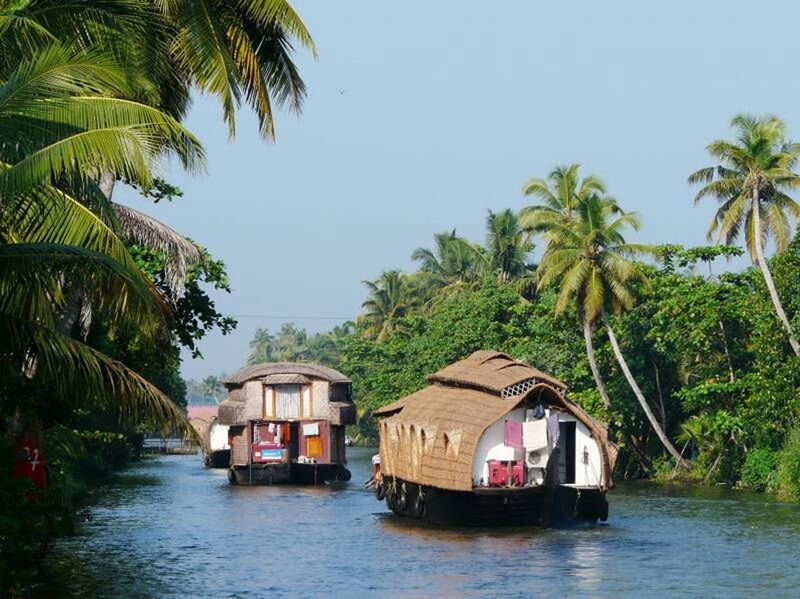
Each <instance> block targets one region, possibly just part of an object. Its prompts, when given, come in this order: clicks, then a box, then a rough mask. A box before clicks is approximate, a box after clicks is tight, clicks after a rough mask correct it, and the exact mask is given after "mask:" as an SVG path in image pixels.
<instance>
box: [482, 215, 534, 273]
mask: <svg viewBox="0 0 800 599" xmlns="http://www.w3.org/2000/svg"><path fill="white" fill-rule="evenodd" d="M533 247H534V246H533V241H531V236H530V234H529V233H528V232H527V231H525V229H524V228H523V227H522V225H521V223H520V219H519V216H518V215H517V214H515V213H514V212H513V211H511V210H510V209H506V210H503V211H502V212H498V213H494V212H492V211H491V210H489V214H488V216H487V217H486V259H487V261H488V265H489V266H490V268H491V270H492V271H493V272H496V273H497V276H498V277H499V279H500V281H501V282H504V283H505V282H508V281H510V280H512V279H519V278H523V277H525V276H526V275H527V274H528V263H527V259H528V256H529V255H530V253H531V252H532V251H533Z"/></svg>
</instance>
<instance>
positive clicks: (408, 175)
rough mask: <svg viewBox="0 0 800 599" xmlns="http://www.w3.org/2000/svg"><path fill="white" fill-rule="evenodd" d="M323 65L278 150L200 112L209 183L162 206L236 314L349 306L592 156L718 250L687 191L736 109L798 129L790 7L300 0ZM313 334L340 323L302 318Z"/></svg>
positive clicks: (634, 199)
mask: <svg viewBox="0 0 800 599" xmlns="http://www.w3.org/2000/svg"><path fill="white" fill-rule="evenodd" d="M295 7H296V8H297V10H298V11H299V12H300V14H301V15H302V16H303V18H304V19H305V21H306V24H307V25H308V27H309V29H310V30H311V32H312V34H313V36H314V39H315V40H316V42H317V45H318V49H319V60H318V61H317V62H314V61H312V60H311V59H310V57H309V56H307V55H305V54H302V53H301V54H300V56H299V63H300V66H301V71H302V73H303V76H304V77H305V80H306V82H307V84H308V90H309V95H308V100H307V102H306V105H305V110H304V112H303V114H302V115H301V116H300V117H299V118H297V117H295V116H294V115H291V114H288V113H281V114H278V115H277V137H278V138H277V142H276V143H275V144H269V143H266V142H264V141H262V140H261V139H260V138H259V137H258V134H257V129H256V126H255V120H254V119H253V117H252V115H250V114H248V113H247V112H245V111H243V112H241V113H240V116H239V119H238V135H237V137H236V140H235V142H233V143H230V142H229V141H228V139H227V131H226V128H225V127H224V126H223V125H222V123H221V120H220V113H219V109H218V106H217V104H216V103H215V102H214V101H212V100H209V99H206V98H198V99H197V101H196V103H195V106H194V109H193V110H192V112H191V115H190V116H189V119H188V121H187V124H188V126H189V128H190V129H191V130H192V131H194V132H195V133H196V134H197V135H198V136H199V137H200V138H201V140H202V142H203V143H204V145H205V147H206V150H207V152H208V158H209V169H208V174H206V175H204V176H202V177H199V178H191V177H189V176H187V175H185V174H183V173H177V172H176V173H173V174H172V175H170V180H171V181H172V182H173V183H175V184H177V185H179V186H180V187H181V188H182V189H183V190H184V192H185V196H184V198H182V199H180V200H179V201H177V202H174V203H173V204H171V205H170V204H165V205H157V206H152V205H150V204H148V203H145V202H144V201H142V200H139V199H137V198H135V196H134V195H133V194H132V193H130V192H128V193H125V192H123V193H120V194H119V197H120V198H121V199H122V200H123V201H125V202H127V203H130V204H131V205H133V206H134V207H137V208H140V209H144V210H146V211H147V212H148V213H150V214H152V215H153V216H155V217H156V218H159V219H162V220H163V221H164V222H166V223H167V224H169V225H171V226H172V227H174V228H176V229H177V230H178V231H180V232H182V233H184V234H186V235H188V236H190V237H192V238H193V239H195V240H196V241H198V242H200V243H202V244H204V245H205V246H207V247H208V248H209V249H210V251H211V252H212V253H213V254H214V255H215V256H216V257H219V258H222V259H224V260H225V261H226V263H227V265H228V271H229V273H230V275H231V279H232V283H233V293H232V294H231V295H230V296H225V295H222V296H219V297H218V307H219V308H220V309H221V311H223V312H225V313H228V314H267V315H277V316H282V315H287V316H296V317H297V316H307V317H310V316H314V317H354V316H355V315H356V314H357V313H358V310H359V306H360V303H361V301H362V299H363V295H364V289H363V287H362V285H361V281H362V280H363V279H366V278H375V277H376V276H378V275H379V274H380V272H381V271H382V270H385V269H390V268H402V269H407V270H408V269H412V268H413V264H412V262H411V260H410V254H411V252H412V251H413V250H414V248H416V247H418V246H420V245H429V244H430V241H431V239H432V236H433V235H434V233H436V232H439V231H443V230H449V229H453V228H456V229H457V230H458V232H459V233H460V234H462V235H465V236H466V237H469V238H472V239H475V240H478V239H482V238H483V223H484V217H485V214H486V210H487V208H491V209H493V210H498V209H502V208H506V207H512V208H514V209H518V208H520V207H522V206H523V205H524V200H523V197H522V196H521V192H520V189H521V187H522V185H523V183H524V182H525V180H526V179H527V178H528V177H531V176H544V175H545V174H546V173H547V172H549V170H550V169H551V168H552V167H553V166H555V165H558V164H564V163H568V162H579V163H581V164H582V165H583V169H584V171H585V172H591V173H596V174H599V175H600V176H602V177H603V178H604V179H605V181H606V183H607V185H608V187H609V191H610V192H611V193H612V194H613V195H614V196H615V197H617V199H618V200H619V201H620V202H621V203H622V204H623V206H624V207H625V208H626V209H628V210H637V211H639V212H640V213H641V216H642V220H643V228H642V231H641V233H640V234H639V238H640V239H646V240H648V241H651V242H654V243H664V242H675V243H683V244H691V245H699V244H701V243H703V242H704V234H705V229H706V226H707V223H708V221H709V219H710V217H711V215H712V213H713V205H712V204H711V203H709V204H708V205H705V206H701V207H693V206H692V198H693V190H692V189H691V188H690V187H689V186H688V185H687V184H686V176H687V175H688V173H689V172H691V171H692V170H694V169H696V168H699V167H701V166H706V165H707V164H708V163H709V160H708V158H707V155H706V153H705V150H704V147H705V145H706V144H707V143H708V142H709V141H711V140H712V139H715V138H718V137H722V136H726V135H727V134H728V121H729V119H730V117H731V116H732V115H733V114H735V113H736V112H753V113H763V112H770V113H774V114H777V115H778V116H781V117H782V118H784V119H785V120H786V122H787V124H788V126H789V131H790V133H791V134H793V135H795V137H798V138H800V119H798V112H799V111H800V78H798V77H797V76H796V68H795V66H796V61H797V56H798V46H800V36H798V34H797V23H798V22H800V5H798V4H797V3H794V2H788V1H786V2H775V1H762V2H759V3H757V4H756V3H753V2H745V1H741V0H736V1H733V0H727V1H722V0H714V1H708V0H704V1H703V2H680V1H679V2H674V1H673V2H641V0H640V1H636V2H635V1H632V0H628V1H624V2H588V1H584V2H577V1H560V2H547V3H544V2H533V1H521V0H518V1H514V2H510V1H506V2H494V3H486V2H474V1H465V0H459V1H454V0H448V1H442V0H436V1H430V0H429V1H426V2H420V1H406V2H391V3H389V2H375V1H374V0H373V1H357V2H356V1H341V2H320V1H316V2H314V1H311V0H304V1H300V0H296V1H295ZM293 320H294V321H295V322H296V323H297V324H298V325H300V326H305V327H307V328H308V329H309V330H310V331H317V330H323V329H327V328H330V327H331V326H333V325H334V324H336V322H337V321H331V320H311V319H303V318H294V319H293ZM280 324H281V321H280V320H266V319H262V320H257V319H249V318H242V319H240V324H239V328H238V330H237V331H236V332H235V333H234V334H232V335H229V336H227V337H222V336H220V335H217V334H214V335H211V336H210V337H209V338H208V339H207V340H206V341H205V342H204V344H203V346H202V351H203V352H204V354H205V360H191V358H188V357H187V358H186V360H185V362H184V366H183V372H184V375H185V376H187V377H195V378H197V377H202V376H204V375H206V374H210V373H218V372H220V371H228V372H230V371H232V370H234V369H236V368H238V367H239V366H241V365H243V363H244V361H245V359H246V355H247V349H248V348H247V343H248V341H249V340H250V338H251V337H252V334H253V332H254V330H255V329H256V328H257V327H259V326H266V327H269V328H271V329H273V330H275V329H277V328H278V327H279V326H280Z"/></svg>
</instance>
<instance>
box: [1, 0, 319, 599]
mask: <svg viewBox="0 0 800 599" xmlns="http://www.w3.org/2000/svg"><path fill="white" fill-rule="evenodd" d="M292 43H298V44H299V45H301V46H302V47H304V48H306V49H308V50H310V51H311V52H312V53H313V52H314V51H315V50H314V45H313V42H312V41H311V38H310V36H309V34H308V32H307V31H306V29H305V27H304V26H303V24H302V22H301V21H300V19H299V17H298V16H297V15H296V13H295V12H294V11H293V10H292V8H291V7H290V6H289V5H288V4H287V3H286V2H280V1H271V2H264V1H258V0H252V1H242V2H234V3H228V2H182V1H181V2H168V3H164V2H156V1H153V0H126V1H124V2H103V1H93V0H86V1H81V2H62V1H56V0H11V1H9V0H5V1H0V358H2V359H1V360H0V363H1V364H2V365H1V366H0V425H1V426H2V428H3V431H4V433H3V436H2V442H0V514H2V516H0V553H1V554H2V557H1V558H0V580H1V581H2V583H3V584H2V585H0V586H1V587H3V588H5V587H6V586H7V583H8V582H9V580H10V579H11V576H10V574H11V573H12V572H13V573H14V575H15V576H14V580H15V584H16V585H17V586H16V587H15V588H17V589H19V588H24V586H25V584H26V583H25V574H26V573H28V574H30V573H31V572H34V571H35V569H32V566H31V558H36V557H37V556H38V555H40V554H41V553H42V552H43V551H44V549H45V548H46V544H47V543H46V542H47V539H48V538H49V536H50V535H52V534H53V533H55V532H58V530H63V529H64V528H68V527H69V521H70V519H71V516H72V513H73V508H74V506H75V502H74V501H73V500H74V498H75V496H76V495H79V494H80V491H81V489H83V488H85V486H86V484H88V483H89V481H90V480H91V479H92V478H93V475H95V474H101V473H103V472H105V471H107V470H108V469H109V468H114V467H119V466H121V465H122V464H124V462H125V461H126V460H128V459H130V458H132V457H135V456H136V454H137V448H138V447H139V446H140V445H141V439H142V437H143V434H144V433H145V432H147V431H150V432H152V431H165V430H173V431H176V432H186V433H187V434H190V428H189V427H188V424H187V423H186V420H185V416H184V414H183V410H182V407H183V404H184V403H185V400H184V397H185V391H186V390H185V385H184V382H183V381H182V380H181V378H180V376H179V374H178V370H179V366H180V351H181V349H182V348H185V349H188V350H189V351H191V352H192V354H193V355H198V354H199V347H198V343H199V342H200V341H201V340H202V338H203V337H204V336H205V335H206V334H207V333H208V331H210V330H212V329H220V330H222V332H223V333H224V332H227V331H229V330H230V329H231V328H232V327H234V326H235V324H236V323H235V321H233V320H232V319H231V318H229V317H226V316H224V315H222V314H220V313H219V312H218V311H217V310H216V308H215V305H214V302H213V301H212V300H211V299H210V298H209V296H208V294H207V292H206V290H207V289H209V288H216V289H219V290H224V291H229V290H230V289H229V284H228V279H227V274H226V272H225V265H224V263H222V262H221V261H218V260H215V259H214V258H213V257H212V256H211V255H210V254H209V253H208V251H206V250H205V248H203V247H201V246H199V245H197V244H196V243H194V242H192V241H191V240H190V239H188V238H186V237H184V236H183V235H181V234H179V233H177V232H175V231H173V230H172V229H170V228H169V227H167V226H166V225H164V224H162V223H160V222H158V221H156V220H155V219H153V218H151V217H149V216H148V215H146V214H144V213H142V212H139V211H137V210H134V209H132V208H130V207H128V206H124V205H122V204H119V203H117V202H115V201H113V200H112V196H113V192H114V189H115V187H116V186H118V185H128V186H130V187H132V188H134V189H136V190H138V191H139V193H140V194H141V195H142V196H143V197H144V198H146V199H150V200H152V201H162V200H165V201H172V200H177V198H179V197H180V196H181V195H182V194H181V192H180V190H179V189H177V188H176V187H175V186H173V185H171V184H169V183H168V182H166V181H164V180H163V179H162V178H161V177H160V174H161V173H160V169H161V167H162V165H163V164H164V163H165V162H166V161H167V160H172V161H173V163H174V164H177V165H179V166H180V167H182V168H184V169H185V170H187V171H188V172H190V173H199V172H202V171H203V169H204V167H205V152H204V149H203V147H202V145H201V144H200V142H199V140H198V139H197V138H195V136H194V135H193V134H192V133H191V132H190V131H188V130H187V129H186V128H185V127H184V126H183V125H182V121H183V119H184V117H185V116H186V114H187V111H188V109H189V107H190V105H191V94H192V92H193V91H197V92H201V93H207V94H210V95H213V96H215V97H217V98H218V99H219V100H220V103H221V105H222V108H223V120H224V124H225V126H226V127H227V128H228V131H229V133H230V135H231V136H233V135H234V133H235V122H236V120H235V112H236V109H237V108H238V107H239V106H240V105H242V104H245V105H247V106H249V107H250V108H252V109H253V110H254V111H255V112H256V114H257V116H258V122H259V130H260V133H261V134H262V136H263V137H264V138H265V139H272V138H273V137H274V119H273V112H274V110H275V109H276V108H280V107H288V108H289V109H291V110H294V111H299V110H300V108H301V106H302V102H303V99H304V97H305V86H304V83H303V81H302V79H301V77H300V74H299V72H298V70H297V68H296V66H295V64H294V62H293V59H292V55H293V48H292ZM37 468H38V470H37ZM19 585H22V586H19Z"/></svg>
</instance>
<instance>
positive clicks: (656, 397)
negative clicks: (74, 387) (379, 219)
mask: <svg viewBox="0 0 800 599" xmlns="http://www.w3.org/2000/svg"><path fill="white" fill-rule="evenodd" d="M732 127H733V133H734V136H735V140H734V141H725V140H722V141H716V142H712V143H711V144H710V145H709V153H710V155H711V156H712V158H713V159H714V160H716V161H717V163H718V164H715V165H714V166H712V167H708V168H704V169H701V170H698V171H697V172H695V173H693V174H691V175H690V176H689V182H690V183H693V184H698V185H700V187H699V191H698V193H697V197H696V200H697V201H701V200H705V199H706V198H714V199H717V200H718V201H719V206H720V207H719V209H718V211H717V213H716V215H715V217H714V219H713V221H712V223H711V224H710V226H709V240H710V242H711V243H712V245H705V246H697V247H688V248H687V247H682V246H679V245H660V246H653V245H650V244H647V243H641V242H637V243H633V242H631V241H630V240H629V239H628V238H629V237H630V235H631V234H632V233H633V232H635V231H636V230H638V229H639V224H640V218H641V215H637V214H633V213H630V212H627V211H625V208H624V203H623V202H621V201H617V200H615V199H613V198H612V197H611V196H610V195H609V194H608V191H607V190H606V187H605V185H604V183H603V181H602V179H601V178H599V177H597V176H594V175H587V176H584V177H583V178H581V173H580V169H579V167H578V165H568V166H565V167H559V168H556V169H554V170H553V171H552V172H551V173H550V174H549V175H547V176H546V177H544V178H535V179H531V180H530V181H528V182H527V183H526V184H525V185H524V188H523V193H524V195H525V197H526V198H528V199H529V200H531V201H530V202H526V203H528V205H527V206H524V207H523V208H521V209H520V210H519V211H516V212H515V211H512V210H505V211H501V212H498V213H493V212H490V213H489V214H488V215H487V216H486V238H485V241H484V242H483V243H477V242H474V241H470V240H467V239H463V238H461V237H459V236H458V235H457V233H456V231H445V232H442V233H440V234H437V235H436V236H435V237H434V239H433V244H432V246H431V247H428V248H419V249H417V250H415V251H414V252H413V254H412V258H413V259H414V260H415V261H416V262H417V263H418V265H419V267H418V269H417V270H416V271H414V272H411V273H403V272H400V271H399V270H387V271H386V272H384V273H383V274H382V275H380V276H379V277H378V278H377V279H376V280H374V281H366V282H365V286H366V289H367V293H368V295H367V298H366V299H365V301H364V304H363V311H362V314H361V315H360V316H359V318H358V319H357V320H356V322H355V323H351V324H348V325H347V326H346V327H344V329H340V332H339V333H337V334H328V333H320V334H318V335H316V336H309V335H308V334H307V333H306V332H305V331H299V332H297V329H296V328H295V327H293V326H291V325H285V326H284V329H282V333H281V334H279V335H278V337H285V336H286V335H285V333H287V332H291V331H294V333H293V336H290V337H292V339H294V340H295V342H293V343H291V344H289V346H291V347H292V348H294V349H293V350H292V352H289V353H286V354H281V355H282V356H285V357H286V359H299V360H308V361H320V362H323V363H326V364H330V365H332V366H335V367H336V368H337V369H339V370H341V371H342V372H344V373H346V374H348V375H349V376H350V377H351V378H352V379H353V388H354V394H355V398H356V401H357V404H358V409H359V415H360V424H359V427H358V430H357V431H356V430H354V431H351V434H352V435H353V436H355V437H356V438H358V439H361V440H364V441H369V442H374V440H375V436H376V433H375V430H374V422H373V420H372V418H371V416H370V415H371V413H372V412H373V411H374V410H375V409H377V408H378V407H380V406H383V405H385V404H386V403H388V402H391V401H394V400H395V399H397V398H398V397H400V396H402V395H406V394H409V393H411V392H414V391H416V390H418V389H420V388H421V387H423V386H424V385H425V376H426V375H427V374H428V373H431V372H434V371H436V370H438V369H440V368H442V367H443V366H445V365H446V364H449V363H451V362H454V361H456V360H458V359H461V358H463V357H464V356H465V355H468V354H469V353H471V352H472V351H475V350H477V349H480V348H491V349H497V350H501V351H504V352H507V353H509V354H510V355H512V356H514V357H516V358H519V359H520V360H523V361H526V362H530V363H532V364H534V365H536V366H537V367H539V368H541V369H542V370H544V371H546V372H548V373H551V374H553V375H555V376H557V377H559V378H560V379H562V380H564V381H565V382H567V383H568V384H569V387H570V394H571V397H572V398H573V399H574V400H575V401H577V402H578V403H580V404H581V405H582V406H583V407H584V408H585V409H587V410H588V411H589V412H590V413H592V414H593V415H595V416H598V417H599V418H601V419H603V420H606V421H607V422H609V423H610V426H611V431H612V435H613V438H614V439H615V440H616V442H617V443H618V444H619V445H620V447H621V449H622V451H621V459H620V460H619V462H618V464H619V465H618V470H617V472H616V477H617V478H618V479H622V478H636V477H648V478H652V479H661V480H691V481H697V482H703V483H716V482H719V483H727V484H732V485H742V486H748V487H751V488H754V489H758V490H770V491H773V492H775V493H777V494H778V496H779V497H781V498H784V499H787V500H793V501H799V500H800V466H798V464H800V452H799V451H798V450H800V429H798V428H797V426H796V422H797V418H798V415H800V359H798V357H797V355H796V353H795V350H794V345H795V342H794V339H795V338H796V334H795V331H796V330H797V327H798V326H800V304H799V303H798V301H799V300H798V298H800V287H798V286H799V285H800V235H798V234H797V233H796V231H795V230H794V228H793V227H794V222H793V221H794V219H796V217H797V216H798V213H799V212H800V210H798V205H797V204H796V203H795V201H794V200H793V199H792V197H791V196H792V195H793V192H794V191H795V190H796V188H797V187H798V178H797V175H796V174H795V173H794V170H793V169H794V168H795V167H796V163H797V157H798V153H799V152H800V146H798V145H797V144H793V143H791V142H790V141H789V140H788V139H786V136H785V132H784V129H783V124H782V123H781V121H779V120H778V119H775V118H772V117H764V118H753V117H748V116H738V117H736V118H734V119H733V121H732ZM687 203H688V202H687ZM689 209H690V208H689V207H688V206H687V210H689ZM740 240H741V241H743V242H744V244H743V245H744V248H745V249H742V248H741V247H738V246H736V245H733V244H735V243H736V242H737V241H740ZM768 240H769V241H771V242H772V243H773V244H774V246H775V248H776V252H775V254H774V255H773V256H772V257H771V258H766V257H765V256H764V253H765V251H766V250H765V247H767V246H766V242H767V241H768ZM534 243H536V244H537V245H538V246H539V250H540V252H539V255H540V258H539V260H538V263H536V262H535V261H534V256H535V255H536V252H534ZM745 253H747V254H748V255H749V256H750V257H751V259H752V261H753V266H752V267H749V268H744V269H739V270H736V271H727V272H726V271H723V272H718V273H715V272H714V269H715V268H718V267H719V266H720V264H722V265H723V266H724V265H725V263H726V260H729V259H736V258H737V257H739V256H743V255H744V254H745ZM349 327H352V332H347V329H348V328H349ZM342 331H344V334H341V333H342ZM265 335H266V337H265ZM317 337H318V338H324V339H326V341H327V342H328V343H329V345H328V346H326V349H325V352H324V353H316V352H315V351H314V345H315V344H316V342H315V343H310V342H308V340H310V339H314V338H317ZM267 338H271V337H270V336H269V334H268V333H267V332H266V331H261V332H260V333H259V335H258V336H257V338H256V339H254V340H253V342H252V343H251V348H252V349H253V354H252V356H251V359H252V360H253V361H261V359H262V356H264V355H272V354H264V353H263V347H264V346H265V341H264V339H267ZM298 339H299V341H298Z"/></svg>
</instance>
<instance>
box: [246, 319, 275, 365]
mask: <svg viewBox="0 0 800 599" xmlns="http://www.w3.org/2000/svg"><path fill="white" fill-rule="evenodd" d="M274 342H275V337H273V336H272V334H271V333H270V332H269V329H262V328H258V329H256V333H255V335H254V336H253V338H252V339H251V340H250V354H249V355H248V356H247V365H248V366H254V365H255V364H263V363H264V362H272V361H273V358H272V348H273V344H274Z"/></svg>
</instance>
